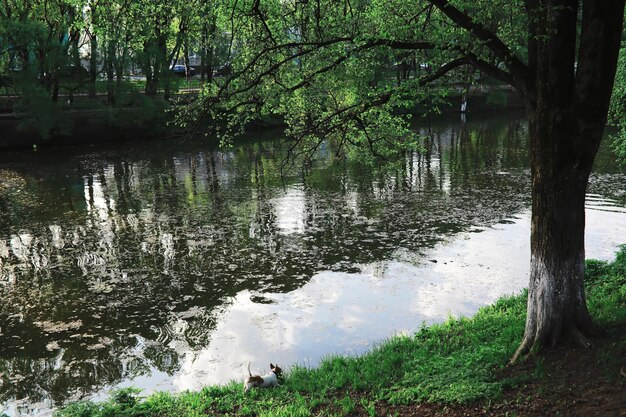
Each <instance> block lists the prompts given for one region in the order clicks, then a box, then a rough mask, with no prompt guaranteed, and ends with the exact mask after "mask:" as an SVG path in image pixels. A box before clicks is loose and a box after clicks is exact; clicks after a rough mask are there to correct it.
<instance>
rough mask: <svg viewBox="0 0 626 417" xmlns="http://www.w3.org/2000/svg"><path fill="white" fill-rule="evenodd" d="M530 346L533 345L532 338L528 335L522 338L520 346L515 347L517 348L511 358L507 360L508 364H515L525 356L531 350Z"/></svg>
mask: <svg viewBox="0 0 626 417" xmlns="http://www.w3.org/2000/svg"><path fill="white" fill-rule="evenodd" d="M532 346H533V343H532V340H531V339H530V338H529V337H524V340H522V343H521V344H520V346H519V347H518V348H517V350H516V351H515V353H514V354H513V356H512V357H511V360H510V361H509V366H511V365H515V364H516V363H518V360H519V359H520V358H521V357H524V356H526V354H527V353H529V352H530V351H531V349H532Z"/></svg>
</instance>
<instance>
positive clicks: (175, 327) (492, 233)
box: [0, 113, 626, 415]
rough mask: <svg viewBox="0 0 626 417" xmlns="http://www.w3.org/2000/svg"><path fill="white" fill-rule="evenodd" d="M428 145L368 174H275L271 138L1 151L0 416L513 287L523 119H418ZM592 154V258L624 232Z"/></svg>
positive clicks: (240, 362)
mask: <svg viewBox="0 0 626 417" xmlns="http://www.w3.org/2000/svg"><path fill="white" fill-rule="evenodd" d="M418 129H419V130H420V131H421V133H422V134H423V135H424V136H426V137H428V140H427V141H426V142H425V146H424V148H425V149H424V150H422V151H420V152H410V153H407V154H406V156H405V159H404V160H402V161H400V162H399V163H398V164H395V165H393V166H389V167H386V168H378V169H374V168H370V167H367V166H363V165H359V164H348V163H344V162H337V161H335V160H334V152H333V150H332V147H331V146H329V145H327V146H326V147H324V148H323V149H321V150H320V154H319V155H318V156H319V159H320V161H319V163H318V164H317V165H316V166H314V167H313V169H311V170H310V172H308V173H304V172H302V171H299V170H295V171H293V172H291V173H290V174H289V175H287V177H286V178H284V179H281V176H280V174H279V169H280V163H281V160H282V155H283V152H282V150H281V146H280V144H279V141H277V140H276V139H277V138H278V137H279V135H278V134H277V135H274V136H272V135H268V134H265V136H269V137H266V138H254V139H251V140H249V141H247V142H245V143H243V144H240V145H236V146H234V147H233V148H230V149H226V150H223V149H222V150H219V149H216V148H214V147H213V146H212V145H211V144H210V143H209V142H208V141H207V140H186V141H182V142H181V141H176V142H171V141H170V142H159V143H156V144H155V143H150V144H146V143H140V144H135V145H128V144H126V145H110V146H107V147H103V146H100V147H95V146H94V147H90V148H87V150H85V148H83V149H82V150H80V151H74V150H71V149H62V150H54V151H45V152H37V153H32V152H28V153H10V154H4V155H1V156H0V210H1V214H0V303H1V304H0V413H1V412H5V413H8V414H9V415H30V414H39V415H45V414H48V413H50V411H51V410H52V409H54V408H55V407H58V406H60V405H62V404H63V403H64V402H66V401H68V400H76V399H79V398H96V399H97V398H104V397H106V395H107V393H108V392H110V390H112V389H115V388H120V387H126V386H136V387H139V388H142V389H143V390H144V393H149V392H152V391H154V390H168V391H172V392H178V391H181V390H185V389H197V388H199V387H201V386H202V385H206V384H214V383H225V382H228V381H229V380H231V379H240V378H241V376H242V375H243V372H244V365H245V363H246V362H247V361H251V362H252V367H253V369H257V370H258V371H262V370H264V369H266V368H267V367H268V363H269V362H270V361H271V362H278V363H280V364H281V365H285V367H287V368H288V367H289V365H292V364H294V363H298V364H304V365H311V366H314V365H315V364H317V363H318V361H319V360H320V358H322V357H324V356H326V355H329V354H336V353H339V354H353V353H359V352H363V351H365V350H367V349H369V348H371V347H372V346H373V345H374V344H375V343H377V342H378V341H380V340H382V339H384V338H386V337H389V336H391V335H394V334H397V333H400V332H412V331H415V330H416V329H418V328H419V327H420V326H421V325H422V324H423V323H432V322H438V321H442V320H444V319H445V318H446V317H447V316H448V315H449V314H452V315H460V314H463V315H470V314H472V313H474V312H475V311H476V310H477V309H478V308H479V307H480V306H483V305H485V304H488V303H490V302H492V301H494V300H495V299H496V298H498V297H500V296H501V295H503V294H510V293H515V292H518V291H519V290H520V289H521V288H523V287H524V286H526V284H527V280H528V273H527V269H528V259H529V248H528V241H529V230H530V226H529V209H528V207H529V170H528V155H527V150H526V148H527V143H526V142H527V139H526V137H527V132H526V126H525V122H524V120H523V118H521V117H520V116H518V115H506V114H502V113H499V114H497V115H496V116H495V117H490V118H479V117H476V116H474V117H472V118H471V119H470V120H468V122H467V124H461V123H460V122H459V121H457V120H456V117H455V118H454V119H439V120H431V121H430V122H428V121H422V122H420V126H419V127H418ZM612 158H613V157H612V155H610V153H608V151H606V150H603V151H601V154H600V156H599V158H598V163H597V166H596V171H595V173H594V174H593V176H592V179H591V185H590V189H589V195H588V199H587V256H588V257H595V258H602V259H611V258H612V257H613V255H614V252H615V250H616V247H617V245H618V244H621V243H625V242H624V238H623V237H624V236H626V208H625V207H626V175H624V173H623V171H622V172H620V171H619V170H618V169H617V168H616V167H614V166H613V164H612V163H611V161H612Z"/></svg>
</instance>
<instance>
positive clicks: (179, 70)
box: [171, 64, 196, 77]
mask: <svg viewBox="0 0 626 417" xmlns="http://www.w3.org/2000/svg"><path fill="white" fill-rule="evenodd" d="M171 71H172V72H173V73H174V75H178V76H179V77H184V76H185V75H187V74H189V76H190V77H193V75H194V74H195V72H196V70H195V69H193V67H188V68H187V71H185V66H184V65H180V64H177V65H172V68H171Z"/></svg>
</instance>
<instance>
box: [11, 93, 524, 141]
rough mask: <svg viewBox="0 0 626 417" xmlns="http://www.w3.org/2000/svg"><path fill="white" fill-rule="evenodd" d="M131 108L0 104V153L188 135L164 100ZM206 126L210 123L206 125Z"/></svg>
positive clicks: (452, 97)
mask: <svg viewBox="0 0 626 417" xmlns="http://www.w3.org/2000/svg"><path fill="white" fill-rule="evenodd" d="M194 94H195V92H187V93H184V94H183V93H180V92H179V94H177V95H175V96H174V99H173V102H176V101H180V102H187V101H188V97H187V96H190V95H191V96H193V95H194ZM133 98H134V99H133V100H132V103H133V104H132V105H129V106H117V107H109V106H107V105H106V104H105V101H104V100H103V99H102V97H101V99H100V100H98V99H95V100H94V101H87V100H85V101H84V102H81V103H78V104H73V105H71V106H70V105H68V104H63V103H47V104H46V105H45V106H42V107H41V108H34V107H35V105H34V104H33V105H24V106H23V107H25V108H26V109H31V111H26V110H25V109H22V112H16V111H15V109H14V108H13V107H10V108H9V107H8V106H7V105H5V106H4V107H5V108H4V109H2V108H1V107H3V106H2V102H1V101H0V131H2V132H3V134H2V135H1V136H0V151H2V150H19V149H33V148H35V149H43V148H50V147H55V146H67V145H86V144H92V143H109V142H127V141H146V140H159V139H165V138H179V137H184V136H187V135H188V134H189V133H190V132H188V131H185V130H184V129H182V128H181V127H179V126H177V125H176V124H175V123H174V120H173V117H172V115H173V113H172V109H174V108H175V106H174V105H172V104H171V103H170V102H167V101H165V100H162V99H160V98H159V99H156V100H153V99H150V98H148V97H146V96H144V95H141V94H135V95H134V96H133ZM460 103H461V94H460V93H459V92H458V91H456V90H453V91H451V92H450V94H449V95H448V96H446V97H445V98H444V99H442V100H441V101H440V102H439V103H438V104H437V108H438V113H458V112H459V108H460ZM428 106H429V105H428V104H417V105H415V106H414V107H412V108H408V109H402V110H401V111H402V112H403V113H411V114H414V115H423V114H426V113H427V112H428V111H429V107H428ZM522 107H523V105H522V101H521V99H520V97H519V96H518V95H517V94H516V93H515V92H513V91H512V90H511V89H509V88H507V87H498V88H491V89H485V90H484V91H477V92H475V93H474V94H473V95H472V96H471V97H470V99H469V108H468V111H469V114H470V115H471V114H472V113H475V114H479V113H484V112H491V111H501V110H511V109H517V110H519V109H521V108H522ZM206 123H207V124H208V123H210V122H209V121H206ZM284 127H285V125H284V122H283V120H282V119H280V118H278V117H267V118H265V119H262V120H255V121H253V122H251V123H250V124H249V125H248V126H246V129H247V131H255V130H258V129H266V128H269V129H275V128H284Z"/></svg>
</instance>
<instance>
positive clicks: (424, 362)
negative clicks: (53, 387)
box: [57, 246, 626, 417]
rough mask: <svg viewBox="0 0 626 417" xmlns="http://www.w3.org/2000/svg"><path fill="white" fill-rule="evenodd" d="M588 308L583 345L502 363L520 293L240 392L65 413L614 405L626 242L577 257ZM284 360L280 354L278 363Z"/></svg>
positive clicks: (523, 411)
mask: <svg viewBox="0 0 626 417" xmlns="http://www.w3.org/2000/svg"><path fill="white" fill-rule="evenodd" d="M586 287H587V296H588V305H589V310H590V312H591V314H592V316H593V318H594V320H595V322H596V323H597V324H598V325H600V326H601V327H602V328H604V329H605V330H606V331H607V335H606V337H605V338H603V339H601V340H597V341H595V344H594V347H593V348H591V349H585V350H583V349H579V348H572V347H565V348H559V349H556V350H552V351H549V352H547V353H546V354H543V355H541V356H539V357H537V358H530V359H528V360H527V361H526V362H524V363H522V364H519V365H515V366H512V367H506V364H507V361H508V359H509V358H510V356H511V355H512V353H513V352H514V351H515V348H516V347H517V345H518V344H519V341H520V339H521V336H522V333H523V328H524V314H525V302H526V301H525V295H524V294H522V295H519V296H513V297H505V298H502V299H500V300H499V301H497V302H496V303H495V304H493V305H491V306H489V307H486V308H483V309H481V310H480V311H479V312H478V313H477V314H476V315H475V316H474V317H472V318H458V319H450V320H448V321H447V322H446V323H443V324H440V325H434V326H430V327H425V328H423V329H422V330H421V331H419V332H418V333H417V334H415V335H413V336H406V337H396V338H393V339H390V340H388V341H386V342H384V343H382V344H381V345H380V346H378V347H377V348H376V349H374V350H373V351H372V352H370V353H368V354H365V355H363V356H359V357H332V358H328V359H326V360H325V361H323V362H322V364H321V365H320V366H319V367H318V368H315V369H305V368H301V367H294V368H292V369H291V370H290V372H289V374H288V375H287V377H286V378H285V380H284V381H283V383H282V385H281V386H280V387H279V388H276V389H272V390H254V391H252V392H250V393H248V394H247V395H244V394H243V392H242V385H241V382H240V381H233V382H231V383H230V384H228V385H226V386H212V387H206V388H204V389H202V390H201V391H198V392H185V393H182V394H179V395H172V394H168V393H156V394H153V395H150V396H148V397H146V398H140V397H141V396H140V394H139V393H137V392H135V391H133V390H124V391H119V392H117V393H116V394H115V395H114V396H113V398H112V399H111V400H109V401H107V402H103V403H92V402H81V403H74V404H72V405H70V406H69V407H67V408H66V409H64V410H62V411H60V412H58V413H57V415H58V416H59V417H74V416H83V417H87V416H118V415H119V416H121V415H123V416H140V415H141V416H152V415H154V416H200V415H237V416H255V415H263V416H308V415H325V416H347V415H363V416H376V415H399V416H413V415H419V416H435V415H446V416H465V415H492V416H513V415H515V416H543V415H559V414H560V415H580V416H588V415H603V416H619V415H623V412H624V410H625V409H626V408H625V407H626V395H624V394H625V393H626V377H625V376H624V372H625V371H626V359H625V358H626V246H623V247H622V249H621V251H620V252H619V253H618V254H617V257H616V259H615V261H614V262H612V263H606V262H600V261H588V262H587V275H586ZM281 365H284V364H281Z"/></svg>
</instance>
